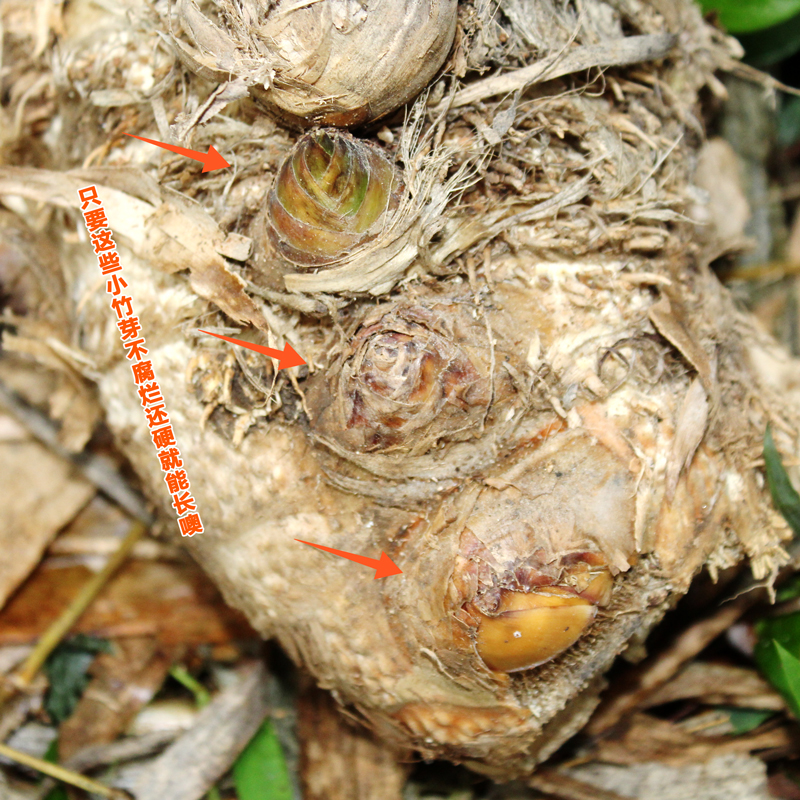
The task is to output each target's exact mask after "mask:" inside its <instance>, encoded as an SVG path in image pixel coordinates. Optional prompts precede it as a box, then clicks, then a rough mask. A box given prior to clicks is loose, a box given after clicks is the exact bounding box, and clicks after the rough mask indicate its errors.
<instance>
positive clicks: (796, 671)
mask: <svg viewBox="0 0 800 800" xmlns="http://www.w3.org/2000/svg"><path fill="white" fill-rule="evenodd" d="M754 655H755V657H756V661H757V662H758V665H759V666H760V667H761V670H762V672H763V673H764V675H765V676H766V678H767V680H768V681H769V682H770V683H771V684H772V685H773V686H774V687H775V688H776V689H777V690H778V691H779V692H780V693H781V694H782V695H783V699H784V700H786V702H787V704H788V705H789V708H790V709H791V710H792V713H793V714H794V715H795V717H798V718H800V660H798V659H797V658H796V657H795V656H793V655H792V654H791V653H790V652H789V651H788V650H787V649H786V648H785V647H784V646H783V645H782V644H781V643H780V642H778V641H777V640H775V639H770V640H769V641H767V642H759V643H758V645H757V646H756V650H755V652H754Z"/></svg>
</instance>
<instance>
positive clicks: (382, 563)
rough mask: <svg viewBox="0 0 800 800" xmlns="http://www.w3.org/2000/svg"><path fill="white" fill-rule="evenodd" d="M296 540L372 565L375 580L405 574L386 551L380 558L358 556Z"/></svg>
mask: <svg viewBox="0 0 800 800" xmlns="http://www.w3.org/2000/svg"><path fill="white" fill-rule="evenodd" d="M295 541H296V542H300V543H301V544H307V545H310V546H311V547H316V548H317V549H318V550H324V551H325V552H326V553H333V554H334V555H335V556H341V557H342V558H346V559H348V560H349V561H355V562H356V564H363V565H364V566H365V567H372V568H373V569H374V570H375V578H374V579H375V580H378V578H388V577H389V576H390V575H402V574H403V570H401V569H400V567H398V566H397V564H395V563H394V561H392V559H391V558H389V556H387V555H386V553H381V557H380V558H367V557H366V556H357V555H354V554H353V553H345V551H344V550H334V549H333V548H332V547H325V546H324V545H321V544H314V542H304V541H303V540H302V539H295Z"/></svg>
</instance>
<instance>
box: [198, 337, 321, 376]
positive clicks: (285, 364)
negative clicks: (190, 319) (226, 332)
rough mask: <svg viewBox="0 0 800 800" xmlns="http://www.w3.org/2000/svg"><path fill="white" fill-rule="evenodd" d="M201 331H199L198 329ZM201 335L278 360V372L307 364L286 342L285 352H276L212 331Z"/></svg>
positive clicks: (269, 348)
mask: <svg viewBox="0 0 800 800" xmlns="http://www.w3.org/2000/svg"><path fill="white" fill-rule="evenodd" d="M198 330H199V329H198ZM200 333H207V334H208V335H209V336H216V337H217V339H222V340H224V341H226V342H230V343H231V344H238V345H241V346H242V347H246V348H247V349H248V350H254V351H255V352H256V353H261V354H262V355H265V356H269V357H270V358H277V359H278V370H279V371H280V370H282V369H289V367H299V366H300V365H301V364H305V363H306V362H305V361H303V359H302V358H301V357H300V356H299V355H298V354H297V351H296V350H295V349H294V348H293V347H292V346H291V345H290V344H289V342H286V344H285V345H284V346H283V350H275V349H274V348H272V347H264V345H263V344H253V343H252V342H244V341H242V340H241V339H234V338H233V337H232V336H223V335H222V334H220V333H211V331H200Z"/></svg>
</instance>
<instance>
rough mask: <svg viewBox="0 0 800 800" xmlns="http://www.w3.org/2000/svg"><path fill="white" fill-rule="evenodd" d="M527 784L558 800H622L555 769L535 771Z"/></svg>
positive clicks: (612, 793) (614, 794) (615, 794)
mask: <svg viewBox="0 0 800 800" xmlns="http://www.w3.org/2000/svg"><path fill="white" fill-rule="evenodd" d="M527 783H528V786H530V787H531V788H532V789H536V790H537V791H538V792H542V793H543V794H546V795H548V796H550V797H557V798H559V800H624V798H623V797H621V796H620V795H618V794H617V793H616V792H609V791H607V790H606V789H600V788H599V787H597V786H593V785H592V784H590V783H584V782H583V781H579V780H576V779H575V778H570V777H569V776H568V775H564V773H563V772H558V770H555V769H540V770H537V771H536V772H535V773H534V775H533V777H531V778H529V779H528V781H527Z"/></svg>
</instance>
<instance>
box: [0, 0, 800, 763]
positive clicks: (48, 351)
mask: <svg viewBox="0 0 800 800" xmlns="http://www.w3.org/2000/svg"><path fill="white" fill-rule="evenodd" d="M127 5H128V13H126V14H121V13H117V12H115V11H112V10H110V6H109V7H108V8H106V7H103V10H100V9H99V7H97V6H92V12H91V13H92V15H93V22H92V28H93V30H92V35H91V36H88V35H84V34H83V32H82V31H83V30H84V28H83V26H82V19H83V17H82V16H81V15H82V14H84V13H87V12H86V6H87V4H86V3H83V2H76V3H70V4H68V7H67V10H66V11H65V14H66V16H65V18H64V19H63V20H62V24H61V29H60V33H59V34H58V41H57V45H56V46H57V53H58V56H57V57H56V55H55V52H56V51H55V50H54V51H53V58H52V60H50V61H47V60H46V59H43V57H42V56H41V52H42V51H39V52H38V53H37V52H36V49H35V47H34V46H33V43H34V41H35V27H34V26H33V23H31V24H32V28H31V38H30V40H29V41H27V42H26V40H25V39H24V37H22V38H20V39H19V40H18V41H16V45H15V46H16V47H17V50H16V51H14V52H13V53H12V54H11V55H12V56H13V58H12V63H15V59H16V61H17V62H18V63H20V64H23V65H24V64H28V65H29V68H30V65H31V64H35V65H36V69H37V70H39V72H40V73H41V75H43V76H45V77H44V79H43V80H44V83H43V86H44V88H40V89H37V88H36V86H35V85H33V84H31V87H32V88H31V89H30V91H29V94H28V95H27V100H26V104H27V105H25V104H20V106H19V109H20V110H19V114H18V119H17V120H16V122H15V126H11V127H13V130H11V128H9V130H8V131H6V132H4V133H3V136H4V137H5V145H4V150H3V153H4V159H5V164H6V166H4V167H3V168H2V170H0V193H2V195H3V196H4V197H5V198H6V205H7V208H8V211H7V212H4V213H5V214H6V217H5V219H7V220H8V226H7V227H8V230H15V231H17V232H19V231H23V230H24V231H28V230H29V229H34V230H36V231H37V234H36V235H37V236H39V237H40V238H41V239H42V241H45V240H47V241H48V247H49V248H51V251H52V252H54V253H56V254H57V257H55V258H53V259H51V260H49V261H47V262H46V263H45V262H43V261H40V262H37V264H38V271H31V273H30V275H29V276H28V278H27V279H26V281H25V282H24V286H23V284H20V285H21V286H23V288H24V291H23V288H21V289H19V291H18V297H17V301H16V304H15V306H14V308H15V311H14V312H13V314H12V312H10V311H9V312H8V319H7V322H8V323H9V325H10V330H11V332H12V333H11V334H9V335H7V336H6V337H5V339H4V346H5V347H6V349H8V350H11V351H14V350H15V351H17V352H20V353H27V354H29V355H28V356H27V357H29V358H31V357H35V356H36V355H37V354H38V356H39V357H40V358H41V359H42V360H43V361H47V363H48V365H49V367H50V368H53V369H63V370H65V371H69V372H70V374H73V375H76V376H77V375H80V376H82V378H83V379H85V380H87V381H92V382H93V383H94V384H95V385H96V388H97V393H98V397H99V402H100V403H102V406H103V408H104V411H105V415H106V419H107V422H108V424H109V426H110V428H111V430H112V431H113V433H114V435H115V437H116V441H117V444H118V446H119V448H120V449H121V450H122V452H124V453H125V455H126V456H127V457H128V458H129V459H130V461H131V463H132V465H133V466H134V468H135V469H136V471H137V473H138V475H139V476H140V478H141V481H142V484H143V486H144V488H145V490H146V491H147V493H148V495H149V497H150V499H151V501H152V502H153V504H154V506H155V507H157V508H158V510H159V511H160V512H161V514H162V518H163V520H164V524H165V525H166V527H167V528H168V529H169V530H170V531H177V530H178V526H177V525H176V523H175V505H176V504H178V503H179V497H180V496H181V491H180V489H179V488H178V484H177V481H178V478H177V477H176V475H177V473H178V470H179V468H180V469H182V470H184V471H185V478H186V479H188V480H189V481H190V491H191V495H192V497H193V498H194V500H195V501H196V504H197V509H198V512H199V514H200V517H201V518H202V523H203V526H204V531H203V533H196V534H195V535H194V536H192V537H191V538H188V537H187V544H188V545H189V546H190V547H191V549H192V551H193V553H194V555H195V556H196V558H197V559H198V561H199V562H200V563H201V564H202V565H203V567H204V568H205V569H206V570H207V572H208V574H209V575H210V576H211V577H212V578H213V579H214V580H215V581H216V582H217V583H218V585H219V586H220V587H221V589H222V591H223V592H224V594H225V597H226V599H227V600H228V602H230V603H231V604H232V605H234V606H236V607H238V608H241V609H242V610H244V612H245V613H246V614H247V615H248V617H249V619H250V620H251V622H252V623H253V625H254V626H255V627H256V628H257V629H258V630H259V631H261V632H262V633H263V634H264V635H265V636H268V637H276V638H277V639H278V640H279V641H280V642H281V644H282V645H283V647H284V648H285V649H286V651H287V652H288V653H289V654H290V656H291V657H292V658H293V659H294V660H296V661H297V662H298V663H300V664H302V665H304V666H305V667H306V668H307V669H308V670H309V671H310V673H311V674H312V675H313V676H314V677H315V678H316V680H317V681H318V683H319V684H320V685H321V686H322V687H323V688H325V689H329V690H331V691H332V693H333V696H334V697H335V698H336V700H337V701H338V702H339V703H340V704H341V705H343V706H346V707H347V708H348V710H349V712H350V713H351V715H354V716H355V717H357V718H359V719H361V720H362V721H363V722H364V724H366V725H367V726H369V727H370V728H372V730H374V731H375V732H376V734H377V735H378V736H379V737H381V738H382V739H383V740H385V741H386V742H388V743H390V744H393V745H396V746H398V747H400V748H408V747H410V748H413V749H415V750H417V751H418V752H420V753H421V754H422V755H423V756H425V757H445V758H450V759H453V760H455V761H459V762H463V763H467V764H469V765H470V766H471V767H473V768H474V769H476V770H479V771H482V772H484V773H486V774H488V775H491V776H493V777H497V778H508V777H511V776H515V775H525V774H529V773H530V772H531V771H532V770H533V769H534V768H535V766H536V764H537V763H539V762H540V761H541V760H543V759H545V758H546V757H547V756H548V755H549V754H551V753H552V752H553V751H554V750H555V749H556V748H558V747H559V745H560V744H561V743H563V742H564V741H565V740H566V739H567V738H569V737H570V736H571V735H572V734H574V733H575V732H576V731H578V730H579V729H580V728H581V727H582V726H583V725H584V724H585V722H586V721H587V719H588V718H589V716H590V715H591V713H592V711H593V709H594V708H595V706H596V704H597V702H598V696H599V692H600V691H601V689H602V687H603V674H604V672H605V671H606V669H607V668H608V667H609V665H610V664H611V663H612V661H613V660H614V659H615V657H616V656H617V655H618V654H619V653H621V652H622V651H624V650H625V648H626V646H627V644H628V643H629V642H630V641H631V640H632V639H636V640H637V641H640V640H641V639H642V637H643V636H645V635H646V633H647V631H648V630H649V629H650V628H651V627H652V626H653V625H654V624H655V623H656V622H657V621H658V620H659V619H660V618H661V617H662V616H663V614H664V613H665V611H666V610H667V609H669V608H670V607H671V606H672V605H673V604H674V602H675V601H676V599H677V598H679V597H680V596H681V595H682V594H683V593H684V592H685V591H686V589H687V588H688V586H689V584H690V582H691V580H692V577H693V576H694V575H695V574H696V573H697V572H698V571H699V570H700V569H701V568H703V567H704V566H705V567H707V568H708V569H709V570H711V571H712V573H713V572H714V571H716V570H719V569H722V568H724V567H727V566H729V565H732V564H735V563H737V562H739V561H741V560H743V559H748V560H749V562H750V565H751V567H752V569H753V572H754V573H755V574H756V576H757V577H759V578H767V577H769V576H770V575H771V574H773V573H774V571H775V570H777V569H778V568H779V567H780V566H781V565H782V564H783V563H785V561H786V556H785V553H784V549H783V543H784V542H785V540H786V538H787V529H786V526H785V525H784V524H783V522H782V521H781V519H780V517H779V515H777V514H776V513H775V512H774V511H773V509H772V508H771V505H770V502H769V499H768V494H767V493H766V492H765V484H764V475H763V472H762V470H761V469H760V467H758V466H754V465H757V464H758V463H759V456H760V451H761V441H762V437H763V434H764V431H765V429H766V426H767V424H768V423H772V425H773V429H774V430H775V436H776V441H777V442H778V447H779V449H781V451H782V452H783V453H784V454H787V455H788V454H796V453H797V452H798V415H797V405H796V403H795V405H794V406H793V405H792V402H791V394H790V393H791V392H794V397H795V400H796V399H798V398H800V389H799V388H798V383H799V382H800V379H799V378H798V375H800V371H798V370H797V365H796V364H792V363H791V362H790V361H788V360H787V359H786V358H785V357H784V356H783V355H782V354H781V353H780V352H779V351H778V349H777V347H775V346H774V345H772V344H771V343H770V342H769V341H768V340H767V338H766V337H765V336H764V335H762V334H761V333H759V332H758V331H757V330H756V328H755V327H754V324H753V323H752V322H751V321H750V320H749V319H748V318H747V317H746V316H744V315H743V314H741V313H740V312H739V311H737V309H736V308H735V307H734V305H733V303H732V302H731V299H730V298H729V297H728V295H727V293H726V291H725V290H724V289H723V288H722V287H721V286H720V285H719V284H718V282H717V281H716V279H715V277H714V276H713V275H712V274H711V272H710V271H709V269H708V266H707V262H708V260H709V259H710V257H711V255H712V254H717V253H719V252H720V250H721V249H722V248H723V247H724V242H720V241H719V240H718V239H717V238H716V233H715V229H714V226H713V224H712V221H710V220H709V218H708V215H707V213H706V211H705V207H704V202H705V197H706V195H705V193H704V191H703V189H702V187H699V186H696V185H695V182H694V181H695V178H694V170H695V166H696V163H697V158H698V154H699V153H700V151H701V149H702V147H703V144H704V141H703V131H702V125H701V123H700V121H699V119H700V109H699V106H698V96H699V94H700V92H701V91H703V90H704V89H706V87H708V88H710V89H711V91H712V92H717V93H719V92H721V91H723V90H722V87H721V84H720V83H719V81H718V80H717V78H715V77H714V71H715V70H716V69H718V68H719V66H720V65H723V64H726V63H730V62H731V59H732V57H733V56H735V55H736V51H735V47H734V45H733V44H732V42H731V41H730V40H728V39H726V38H725V37H724V36H723V35H722V34H721V33H719V32H718V31H716V30H714V29H712V28H711V27H710V26H708V25H707V24H706V23H704V21H703V20H702V18H701V16H700V13H699V11H698V10H697V9H696V7H695V5H694V4H693V3H692V2H689V0H650V1H649V2H645V1H644V0H627V1H626V2H624V3H621V2H617V1H616V0H583V2H580V3H563V2H555V1H554V0H498V1H497V2H495V1H494V0H493V1H492V2H482V1H481V2H479V1H478V0H475V2H463V3H459V4H458V5H457V4H456V3H455V2H454V0H430V2H416V1H413V2H412V1H409V2H402V1H401V0H366V2H359V3H355V2H350V0H322V2H319V3H311V4H308V3H306V4H303V3H294V2H290V1H289V0H279V2H277V3H267V2H263V3H262V2H258V1H257V0H252V1H251V2H244V0H220V1H219V2H215V3H211V2H207V3H204V2H195V0H181V2H178V3H166V2H145V1H144V0H140V1H137V2H134V1H133V0H131V2H129V3H128V4H127ZM98 15H99V16H98ZM37 59H38V60H37ZM37 92H39V94H37ZM403 104H407V105H406V106H405V108H404V109H403V108H401V106H402V105H403ZM26 109H27V110H26ZM398 109H400V110H398ZM34 111H35V112H36V113H33V112H34ZM29 112H30V113H29ZM345 126H349V127H350V128H351V130H350V131H347V130H345ZM122 133H131V134H135V135H141V136H144V137H146V138H150V139H156V140H159V141H167V142H175V143H178V144H181V145H183V146H186V147H190V148H193V149H195V150H199V151H202V152H205V151H206V150H207V149H208V146H209V145H213V146H214V147H215V148H216V149H217V150H218V151H219V152H220V153H222V154H223V156H224V157H225V159H227V160H228V161H229V162H230V163H231V165H232V166H231V167H230V168H229V169H225V170H220V171H214V172H207V173H200V171H199V169H198V168H197V166H196V165H193V164H192V162H189V161H187V160H186V159H185V158H183V157H181V156H178V155H172V154H170V155H165V154H164V153H163V151H161V150H157V149H156V148H154V147H152V146H151V145H148V144H146V143H143V142H140V141H137V140H135V139H132V138H130V137H124V136H122V135H121V134H122ZM26 142H28V143H31V146H30V147H27V148H26V147H25V146H24V145H25V143H26ZM34 144H35V146H33V145H34ZM12 155H13V156H14V157H13V158H12ZM91 185H93V186H95V187H96V192H97V195H98V197H99V198H100V200H101V201H102V204H103V210H104V214H105V216H106V218H107V224H108V229H109V230H110V231H111V232H112V234H113V237H114V241H115V242H116V247H117V252H118V253H119V261H120V264H121V265H122V270H121V272H119V273H112V272H108V274H106V275H104V274H102V273H101V269H100V268H99V267H98V253H96V252H95V250H96V249H97V241H98V239H97V236H94V237H92V238H91V239H90V238H89V236H88V235H87V233H86V228H85V223H84V218H83V217H82V216H81V209H80V206H81V201H80V199H79V195H78V191H79V190H80V189H82V188H84V187H87V186H91ZM87 210H88V209H87V208H84V209H83V211H84V212H86V211H87ZM86 219H87V221H88V220H89V218H88V217H86ZM90 227H91V226H90ZM95 233H96V231H95ZM93 244H94V245H95V246H94V248H93ZM20 269H22V267H21V268H20ZM31 276H32V277H31ZM112 276H116V278H119V277H123V278H124V280H125V281H126V283H127V288H125V287H120V286H119V285H116V286H112ZM107 284H108V288H109V291H112V294H113V292H114V290H115V289H116V290H118V291H117V294H116V295H114V296H117V295H119V292H122V294H123V296H130V297H131V298H132V307H133V309H134V310H132V311H131V312H130V313H128V312H127V311H126V310H125V309H124V308H121V307H118V306H115V307H113V308H112V306H111V305H110V303H111V302H112V297H111V296H110V295H109V294H108V293H107V291H106V289H107ZM58 287H61V288H60V289H59V288H58ZM123 290H124V291H123ZM134 315H135V316H136V318H137V320H138V322H137V324H138V325H139V327H140V329H141V332H140V333H139V334H138V335H139V336H141V337H144V338H145V344H146V348H147V351H148V352H147V353H146V354H140V355H138V356H137V355H136V354H135V353H134V354H133V355H132V357H131V358H126V350H125V349H124V348H123V346H122V344H121V343H120V336H121V335H122V336H123V337H125V336H126V334H125V330H128V331H130V326H131V323H125V322H124V319H130V318H131V317H132V316H134ZM198 329H203V330H210V331H211V332H213V333H219V334H222V335H229V336H234V337H238V338H240V339H247V340H249V341H250V342H254V343H256V344H259V345H266V346H268V347H272V348H277V349H282V348H283V346H284V344H285V343H289V344H290V345H291V347H293V348H294V349H295V350H296V351H297V352H298V353H300V354H301V356H302V357H303V359H305V361H306V362H307V365H305V366H302V367H299V368H297V367H294V368H291V369H287V370H280V371H278V370H277V364H276V363H275V362H273V361H272V360H271V359H269V358H267V357H266V356H264V355H261V354H258V353H254V352H252V351H251V350H245V349H243V348H238V347H232V346H231V345H228V344H225V343H223V342H220V341H219V340H218V339H214V338H211V337H209V336H205V335H202V334H198V333H197V330H198ZM130 341H132V340H131V339H128V338H125V339H124V340H123V343H124V344H126V345H130ZM30 354H33V355H30ZM48 359H49V360H48ZM136 361H139V362H141V363H144V362H149V363H150V364H151V365H152V369H153V374H154V376H155V379H156V380H157V382H158V388H159V390H160V394H161V396H162V397H163V399H162V400H157V399H156V398H155V397H154V396H152V397H151V396H145V395H146V394H147V390H146V389H142V387H143V386H144V385H145V384H146V383H147V382H148V381H147V380H146V379H145V378H144V377H143V375H144V373H143V372H142V370H143V369H144V368H141V367H140V368H139V371H138V372H137V369H136V366H137V365H136V363H135V362H136ZM54 363H55V364H56V366H53V364H54ZM132 365H133V369H132ZM137 381H138V383H137ZM792 382H793V383H792ZM140 390H142V392H143V393H142V392H140ZM159 402H161V403H163V407H164V412H165V413H167V414H168V417H169V422H170V424H171V426H172V429H173V431H174V435H175V441H176V445H177V447H178V448H179V450H180V459H181V461H182V464H177V463H172V464H171V465H170V464H166V466H165V460H164V459H167V460H168V457H167V455H166V453H167V450H168V445H167V443H166V442H165V441H163V440H162V441H160V443H159V442H156V446H157V447H158V448H160V449H158V450H156V449H155V448H154V440H153V438H152V432H151V429H150V428H155V427H156V423H154V422H153V420H154V418H155V417H154V416H153V415H155V414H156V412H155V411H154V410H153V409H154V408H155V407H156V406H157V405H158V403H159ZM143 405H145V406H146V409H145V410H146V413H147V416H145V415H144V414H143V409H142V406H143ZM148 419H150V428H149V427H148ZM162 457H163V459H162ZM164 469H167V470H168V473H167V480H166V481H165V472H164ZM170 475H171V476H172V477H171V478H170ZM170 481H172V483H171V482H170ZM183 510H184V511H186V509H183ZM297 539H301V540H304V541H309V542H313V543H316V544H320V545H323V546H326V547H330V548H335V549H338V550H343V551H346V552H348V553H355V554H359V555H364V556H369V557H374V558H378V557H379V556H380V554H381V552H385V553H386V554H387V555H388V556H389V557H390V558H391V559H392V560H393V561H394V562H395V563H396V564H397V565H398V567H400V569H402V575H395V576H392V577H388V578H385V579H382V580H373V573H372V571H371V570H369V569H366V568H365V567H363V566H360V565H358V564H354V563H352V562H350V561H345V560H343V559H340V558H334V557H333V556H332V555H330V554H328V553H324V552H320V551H319V550H313V549H311V548H309V547H307V546H305V545H303V544H300V543H298V542H297V541H296V540H297Z"/></svg>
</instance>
